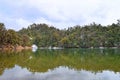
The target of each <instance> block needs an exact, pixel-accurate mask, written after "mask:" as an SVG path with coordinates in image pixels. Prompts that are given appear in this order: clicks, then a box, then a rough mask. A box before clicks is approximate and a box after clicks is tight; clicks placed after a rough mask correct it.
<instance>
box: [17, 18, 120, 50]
mask: <svg viewBox="0 0 120 80" xmlns="http://www.w3.org/2000/svg"><path fill="white" fill-rule="evenodd" d="M18 33H19V34H21V35H27V36H29V37H31V38H32V43H34V44H36V45H37V46H39V47H49V46H51V47H65V48H76V47H77V48H78V47H81V48H89V47H120V21H119V20H118V23H116V24H114V23H113V24H112V25H108V26H102V25H101V24H96V23H92V24H89V25H84V26H79V25H76V26H74V27H69V28H68V29H64V30H59V29H56V28H55V27H53V26H48V25H47V24H32V25H30V26H29V27H28V28H27V29H26V28H23V29H22V30H20V31H19V32H18Z"/></svg>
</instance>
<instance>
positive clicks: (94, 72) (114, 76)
mask: <svg viewBox="0 0 120 80" xmlns="http://www.w3.org/2000/svg"><path fill="white" fill-rule="evenodd" d="M63 66H66V67H63ZM119 72H120V50H119V49H102V51H101V50H99V49H63V50H37V51H36V52H34V53H33V52H32V51H30V50H28V51H21V52H11V53H7V52H3V53H2V52H0V80H73V79H75V80H79V79H81V80H120V78H119V77H120V75H119V74H120V73H119Z"/></svg>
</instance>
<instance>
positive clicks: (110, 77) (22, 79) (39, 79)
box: [0, 65, 120, 80]
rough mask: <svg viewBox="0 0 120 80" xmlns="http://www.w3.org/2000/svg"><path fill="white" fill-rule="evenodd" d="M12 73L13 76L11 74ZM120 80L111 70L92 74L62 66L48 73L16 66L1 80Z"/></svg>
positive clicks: (5, 72)
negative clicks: (33, 71)
mask: <svg viewBox="0 0 120 80" xmlns="http://www.w3.org/2000/svg"><path fill="white" fill-rule="evenodd" d="M11 73H12V74H11ZM8 79H9V80H120V73H119V72H116V73H115V72H113V71H109V70H104V71H102V72H97V73H95V72H92V71H86V70H75V69H70V68H68V67H64V66H60V67H57V68H54V69H52V70H48V71H47V72H44V73H43V72H40V73H38V72H35V73H32V72H30V71H29V70H27V68H21V67H20V66H18V65H16V66H15V67H14V68H12V69H6V70H5V71H4V73H3V75H2V76H1V77H0V80H8Z"/></svg>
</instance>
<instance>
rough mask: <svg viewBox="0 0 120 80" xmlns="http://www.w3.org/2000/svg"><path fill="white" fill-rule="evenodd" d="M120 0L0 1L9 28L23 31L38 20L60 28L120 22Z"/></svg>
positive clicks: (1, 14)
mask: <svg viewBox="0 0 120 80" xmlns="http://www.w3.org/2000/svg"><path fill="white" fill-rule="evenodd" d="M119 8H120V0H0V22H1V23H4V24H5V27H6V28H7V29H14V30H20V29H22V28H23V27H24V28H27V27H28V26H29V25H31V24H33V23H36V24H39V23H46V24H48V25H49V26H54V27H56V28H59V29H64V28H68V27H73V26H75V25H81V26H82V25H86V24H90V23H92V22H96V23H97V24H102V25H110V24H112V23H116V22H117V20H118V19H120V9H119Z"/></svg>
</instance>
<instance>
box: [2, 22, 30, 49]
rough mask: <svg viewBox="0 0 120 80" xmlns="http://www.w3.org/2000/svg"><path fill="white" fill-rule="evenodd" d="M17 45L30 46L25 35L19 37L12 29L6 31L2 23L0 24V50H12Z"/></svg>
mask: <svg viewBox="0 0 120 80" xmlns="http://www.w3.org/2000/svg"><path fill="white" fill-rule="evenodd" d="M18 45H21V46H28V45H30V40H29V37H28V36H27V35H20V34H19V33H17V32H16V31H14V30H12V29H8V30H7V29H6V28H5V25H4V23H0V48H3V47H8V48H14V47H15V46H18Z"/></svg>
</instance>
